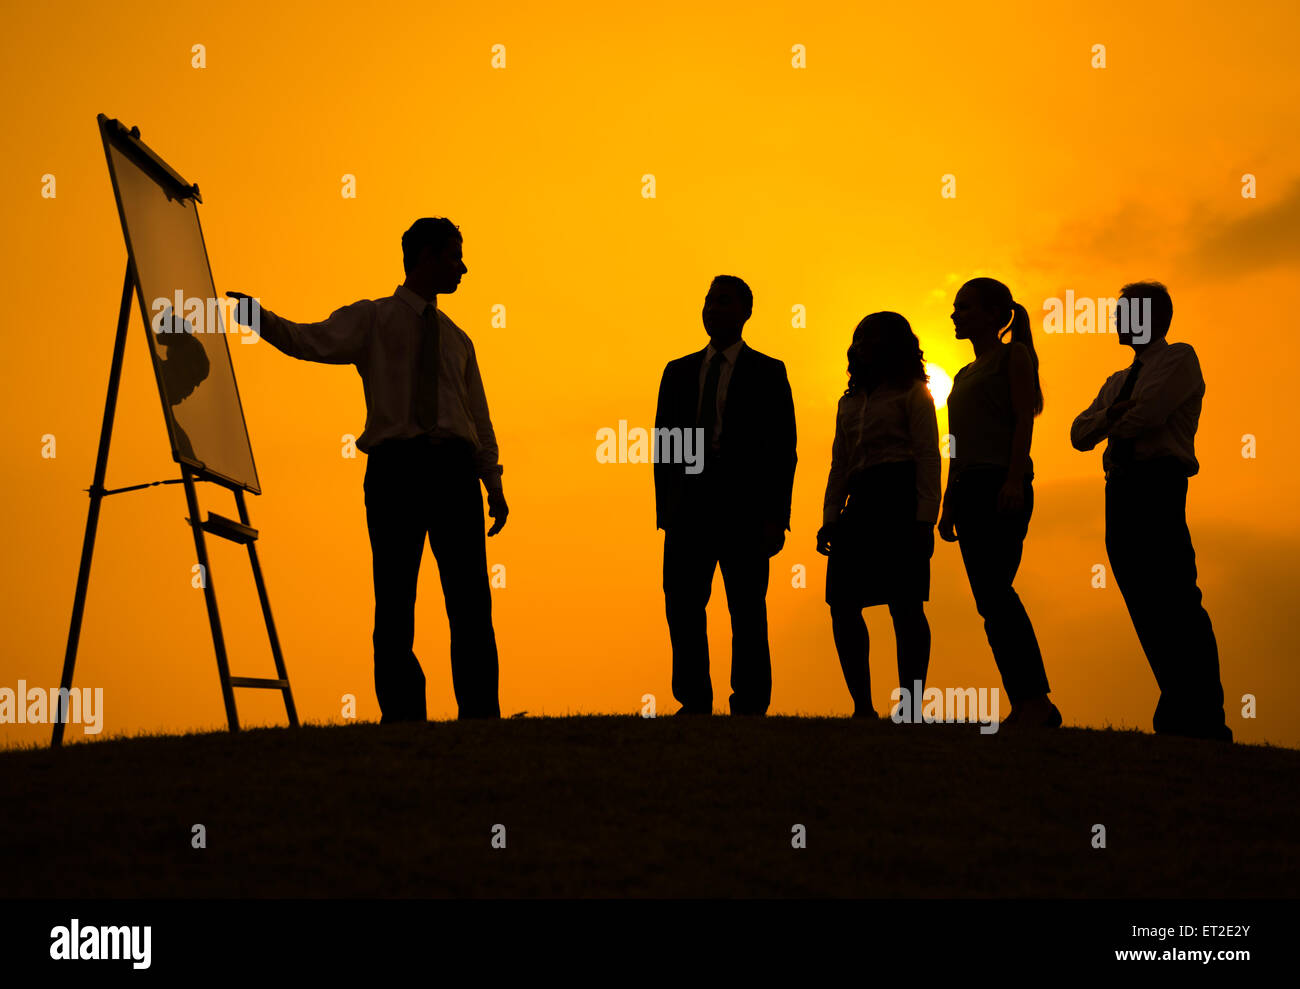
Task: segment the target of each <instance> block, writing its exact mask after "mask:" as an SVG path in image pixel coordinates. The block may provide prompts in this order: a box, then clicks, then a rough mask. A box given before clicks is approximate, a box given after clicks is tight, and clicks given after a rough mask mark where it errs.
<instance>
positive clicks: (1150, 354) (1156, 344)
mask: <svg viewBox="0 0 1300 989" xmlns="http://www.w3.org/2000/svg"><path fill="white" fill-rule="evenodd" d="M1168 349H1169V341H1168V340H1166V339H1165V338H1164V337H1156V338H1155V339H1154V340H1152V341H1151V342H1150V343H1149V344H1147V348H1146V350H1144V351H1142V353H1140V354H1134V355H1133V364H1136V363H1137V362H1138V361H1141V362H1142V364H1143V366H1146V365H1147V364H1150V363H1151V362H1152V361H1153V360H1155V359H1156V358H1158V357H1159V356H1160V355H1161V354H1163V353H1164V352H1165V351H1166V350H1168ZM1133 364H1130V365H1129V367H1132V366H1133Z"/></svg>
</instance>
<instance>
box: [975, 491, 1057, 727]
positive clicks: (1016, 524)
mask: <svg viewBox="0 0 1300 989" xmlns="http://www.w3.org/2000/svg"><path fill="white" fill-rule="evenodd" d="M1006 476H1007V472H1006V469H1005V468H1000V467H969V468H967V469H966V470H964V471H962V472H961V474H959V475H958V476H957V478H955V479H954V480H953V482H952V483H953V484H954V485H956V487H955V488H954V489H953V492H952V493H953V495H955V496H956V499H957V501H956V505H955V509H956V511H955V516H954V520H955V522H956V526H957V540H958V545H959V546H960V547H961V560H962V563H963V564H965V566H966V577H967V578H968V579H969V580H970V589H971V593H972V594H974V596H975V608H976V610H978V611H979V613H980V617H981V618H983V619H984V633H985V635H987V636H988V640H989V648H991V649H992V650H993V660H994V662H996V663H997V665H998V672H999V673H1000V674H1002V687H1003V689H1004V690H1006V692H1007V698H1008V699H1009V700H1010V701H1011V703H1012V705H1013V706H1014V705H1016V704H1018V703H1020V702H1021V701H1024V700H1028V699H1030V698H1032V697H1040V696H1042V695H1043V694H1046V693H1048V691H1049V690H1050V689H1051V688H1050V687H1049V686H1048V685H1047V671H1046V670H1045V669H1044V668H1043V654H1042V652H1041V651H1040V650H1039V648H1038V637H1037V636H1035V635H1034V626H1033V624H1032V623H1030V621H1029V615H1028V614H1027V613H1026V612H1025V606H1024V605H1023V604H1022V603H1021V601H1020V595H1018V594H1017V593H1016V591H1015V588H1014V587H1013V586H1012V582H1013V581H1014V580H1015V578H1016V571H1017V570H1019V569H1020V557H1021V553H1022V552H1023V550H1024V545H1025V535H1026V534H1027V533H1028V532H1029V519H1030V516H1031V515H1033V512H1034V486H1033V482H1032V481H1031V480H1030V479H1029V478H1027V477H1026V478H1025V482H1024V485H1025V486H1024V499H1025V500H1024V507H1023V508H1022V509H1021V510H1020V511H1018V512H1014V513H1007V512H999V511H998V491H999V490H1000V489H1001V488H1002V485H1003V482H1005V480H1006Z"/></svg>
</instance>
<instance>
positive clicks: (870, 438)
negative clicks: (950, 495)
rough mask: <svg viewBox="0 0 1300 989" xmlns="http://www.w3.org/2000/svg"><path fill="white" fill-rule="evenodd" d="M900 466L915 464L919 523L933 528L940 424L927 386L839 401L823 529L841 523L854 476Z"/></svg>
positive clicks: (919, 383) (916, 384) (888, 389)
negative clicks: (880, 466) (881, 466)
mask: <svg viewBox="0 0 1300 989" xmlns="http://www.w3.org/2000/svg"><path fill="white" fill-rule="evenodd" d="M902 460H915V461H916V520H917V521H918V522H934V521H935V520H936V519H938V517H939V474H940V467H939V423H938V420H937V418H936V417H935V412H934V398H933V397H932V396H931V395H930V389H929V388H927V387H926V386H925V382H924V381H920V380H917V381H915V382H913V383H912V384H911V385H910V386H908V387H905V388H900V387H898V386H896V385H880V386H879V387H877V388H876V389H875V391H873V392H871V394H870V395H868V394H867V393H866V391H865V390H862V389H859V390H858V391H857V392H855V393H854V394H852V395H843V396H841V397H840V404H839V408H838V409H837V410H836V413H835V441H834V442H833V443H832V444H831V473H830V477H828V478H827V479H826V499H825V502H824V503H823V507H822V524H823V525H827V526H829V525H833V524H834V523H835V521H836V519H838V518H839V517H840V511H841V510H842V509H843V508H844V501H845V499H846V498H847V497H848V495H849V487H850V482H851V480H852V477H853V475H854V474H855V473H857V472H858V471H860V470H863V469H865V468H867V467H874V466H876V465H877V464H887V463H894V462H896V461H902Z"/></svg>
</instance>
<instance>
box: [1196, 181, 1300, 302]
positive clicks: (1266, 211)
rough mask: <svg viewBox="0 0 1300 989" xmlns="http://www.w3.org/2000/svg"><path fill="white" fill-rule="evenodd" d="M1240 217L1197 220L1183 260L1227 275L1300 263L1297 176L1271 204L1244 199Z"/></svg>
mask: <svg viewBox="0 0 1300 989" xmlns="http://www.w3.org/2000/svg"><path fill="white" fill-rule="evenodd" d="M1245 202H1247V203H1249V204H1250V206H1249V207H1248V208H1249V212H1248V213H1247V214H1246V215H1245V216H1242V217H1240V218H1234V219H1224V218H1222V217H1211V218H1209V219H1207V220H1205V221H1203V222H1202V223H1200V224H1199V226H1200V229H1199V230H1198V231H1197V232H1196V233H1197V236H1196V237H1195V243H1194V245H1193V247H1192V248H1191V250H1190V251H1189V252H1188V256H1187V258H1186V263H1187V264H1188V266H1189V267H1191V268H1192V269H1193V270H1194V271H1195V273H1196V274H1198V275H1206V276H1210V277H1220V278H1230V277H1235V276H1237V275H1241V274H1250V273H1253V272H1255V271H1259V270H1261V269H1264V268H1272V267H1275V266H1277V265H1287V264H1297V263H1300V180H1298V181H1296V182H1294V183H1292V185H1291V188H1290V189H1288V190H1287V192H1286V193H1284V194H1283V195H1282V197H1281V198H1280V199H1278V200H1277V201H1276V202H1274V203H1272V204H1265V203H1264V202H1263V201H1261V200H1258V199H1256V200H1245Z"/></svg>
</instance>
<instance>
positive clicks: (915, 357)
mask: <svg viewBox="0 0 1300 989" xmlns="http://www.w3.org/2000/svg"><path fill="white" fill-rule="evenodd" d="M868 336H870V338H871V342H872V344H873V346H872V348H871V350H872V353H871V356H870V359H866V358H864V357H863V355H862V352H861V350H859V349H857V348H854V347H850V348H849V386H848V387H847V388H845V389H844V394H845V395H854V394H857V393H858V392H859V391H862V390H864V389H865V390H866V391H871V390H872V389H874V388H875V387H876V386H877V385H882V384H892V385H898V386H900V387H906V386H907V385H910V384H911V383H912V382H913V381H924V382H928V381H929V380H930V378H929V376H928V375H927V374H926V373H925V356H924V355H923V354H922V353H921V341H920V340H918V339H917V338H916V334H915V333H913V332H912V326H911V324H910V323H908V321H907V320H906V319H904V318H903V317H902V316H900V315H899V314H898V313H896V312H875V313H872V314H871V315H870V316H867V317H866V318H865V319H863V320H862V322H860V323H859V324H858V326H857V329H855V330H854V331H853V341H854V343H857V342H858V341H859V340H860V339H863V338H865V337H868Z"/></svg>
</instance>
